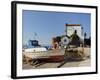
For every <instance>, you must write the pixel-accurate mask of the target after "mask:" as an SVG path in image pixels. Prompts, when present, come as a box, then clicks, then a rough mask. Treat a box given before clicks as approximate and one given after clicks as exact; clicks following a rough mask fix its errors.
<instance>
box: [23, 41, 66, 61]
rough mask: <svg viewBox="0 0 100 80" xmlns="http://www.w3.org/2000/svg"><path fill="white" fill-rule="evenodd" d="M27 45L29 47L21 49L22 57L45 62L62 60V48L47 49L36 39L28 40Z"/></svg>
mask: <svg viewBox="0 0 100 80" xmlns="http://www.w3.org/2000/svg"><path fill="white" fill-rule="evenodd" d="M29 45H30V47H29V48H26V49H23V55H24V57H27V58H30V59H32V60H39V61H45V62H49V61H50V62H52V61H54V62H57V61H63V60H64V49H58V50H48V49H47V48H46V47H44V46H41V45H39V43H38V40H29Z"/></svg>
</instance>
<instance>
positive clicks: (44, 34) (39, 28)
mask: <svg viewBox="0 0 100 80" xmlns="http://www.w3.org/2000/svg"><path fill="white" fill-rule="evenodd" d="M90 21H91V14H89V13H75V12H74V13H71V12H51V11H34V10H23V12H22V43H23V45H25V44H27V43H28V40H30V39H37V40H38V41H39V44H41V45H50V44H52V38H53V37H56V36H61V35H64V34H65V24H66V23H67V24H81V25H82V27H83V30H84V32H86V33H87V36H88V37H89V36H90V35H91V30H90V29H91V28H90V27H91V22H90Z"/></svg>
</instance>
